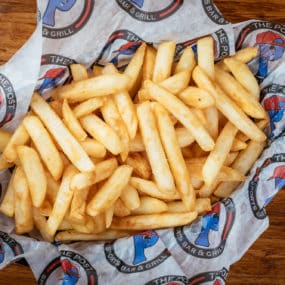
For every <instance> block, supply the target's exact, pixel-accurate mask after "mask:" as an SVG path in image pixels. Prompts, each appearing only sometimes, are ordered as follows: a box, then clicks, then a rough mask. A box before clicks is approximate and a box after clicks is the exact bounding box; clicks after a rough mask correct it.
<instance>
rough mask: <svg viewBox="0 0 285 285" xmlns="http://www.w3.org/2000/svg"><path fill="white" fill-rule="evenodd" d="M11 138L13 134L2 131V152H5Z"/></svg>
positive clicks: (0, 145)
mask: <svg viewBox="0 0 285 285" xmlns="http://www.w3.org/2000/svg"><path fill="white" fill-rule="evenodd" d="M11 137H12V134H11V133H9V132H8V131H5V130H0V152H3V150H4V149H5V147H6V145H7V144H8V142H9V140H10V139H11Z"/></svg>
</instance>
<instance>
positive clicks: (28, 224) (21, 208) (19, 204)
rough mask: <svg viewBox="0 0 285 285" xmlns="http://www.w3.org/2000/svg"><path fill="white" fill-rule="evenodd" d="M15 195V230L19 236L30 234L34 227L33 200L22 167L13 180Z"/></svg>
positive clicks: (18, 169) (18, 168)
mask: <svg viewBox="0 0 285 285" xmlns="http://www.w3.org/2000/svg"><path fill="white" fill-rule="evenodd" d="M13 188H14V193H15V198H14V199H15V201H14V203H15V228H16V233H17V234H24V233H28V232H30V231H31V230H32V229H33V227H34V222H33V212H32V200H31V195H30V191H29V186H28V182H27V178H26V175H25V173H24V171H23V168H22V167H17V169H16V170H15V175H14V178H13Z"/></svg>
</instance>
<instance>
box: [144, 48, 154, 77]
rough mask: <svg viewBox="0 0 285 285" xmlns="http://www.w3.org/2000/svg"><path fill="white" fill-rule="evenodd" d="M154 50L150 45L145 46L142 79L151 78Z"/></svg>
mask: <svg viewBox="0 0 285 285" xmlns="http://www.w3.org/2000/svg"><path fill="white" fill-rule="evenodd" d="M155 57H156V50H155V48H153V47H152V46H147V47H146V50H145V56H144V62H143V67H142V80H143V81H144V80H146V79H152V76H153V69H154V64H155Z"/></svg>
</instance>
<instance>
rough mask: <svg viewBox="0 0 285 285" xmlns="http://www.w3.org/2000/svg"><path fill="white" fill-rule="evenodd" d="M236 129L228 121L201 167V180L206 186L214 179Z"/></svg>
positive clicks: (228, 149) (224, 158)
mask: <svg viewBox="0 0 285 285" xmlns="http://www.w3.org/2000/svg"><path fill="white" fill-rule="evenodd" d="M237 131H238V130H237V128H236V127H235V126H234V125H233V124H232V123H230V122H228V123H227V124H226V125H225V127H224V128H223V130H222V131H221V133H220V135H219V137H218V138H217V141H216V144H215V148H214V149H213V150H212V151H211V152H210V154H209V156H208V158H207V160H206V162H205V164H204V167H203V178H204V179H203V180H204V181H205V184H206V186H210V185H211V184H212V183H213V182H214V180H215V179H216V177H217V175H218V173H219V171H220V169H221V167H222V166H223V164H224V162H225V160H226V158H227V155H228V154H229V152H230V150H231V147H232V144H233V141H234V137H235V135H236V133H237Z"/></svg>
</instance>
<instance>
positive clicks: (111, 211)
mask: <svg viewBox="0 0 285 285" xmlns="http://www.w3.org/2000/svg"><path fill="white" fill-rule="evenodd" d="M114 207H115V206H114V205H112V206H110V207H109V209H107V210H106V212H105V224H106V229H108V228H109V227H110V226H111V224H112V220H113V215H114Z"/></svg>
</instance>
